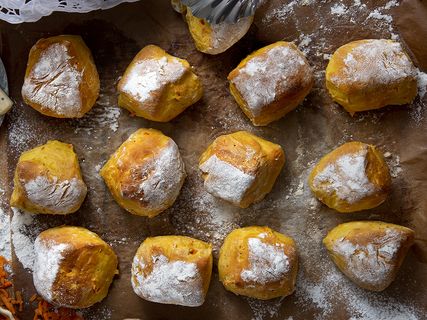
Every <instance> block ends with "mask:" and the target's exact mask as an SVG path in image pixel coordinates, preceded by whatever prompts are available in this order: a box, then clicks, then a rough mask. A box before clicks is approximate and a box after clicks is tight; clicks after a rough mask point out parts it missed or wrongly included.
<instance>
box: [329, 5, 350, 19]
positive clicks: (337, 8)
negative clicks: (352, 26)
mask: <svg viewBox="0 0 427 320" xmlns="http://www.w3.org/2000/svg"><path fill="white" fill-rule="evenodd" d="M346 12H347V7H346V6H345V5H344V4H342V3H336V4H334V5H333V6H332V7H331V13H332V14H335V15H338V16H342V15H343V14H345V13H346Z"/></svg>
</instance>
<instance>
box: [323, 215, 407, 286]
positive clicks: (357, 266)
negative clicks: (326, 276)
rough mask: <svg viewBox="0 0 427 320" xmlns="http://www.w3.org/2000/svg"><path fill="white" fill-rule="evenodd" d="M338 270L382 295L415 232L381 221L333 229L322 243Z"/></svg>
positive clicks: (355, 222)
mask: <svg viewBox="0 0 427 320" xmlns="http://www.w3.org/2000/svg"><path fill="white" fill-rule="evenodd" d="M323 243H324V245H325V246H326V248H327V249H328V251H329V254H330V256H331V258H332V260H333V261H334V262H335V264H336V265H337V267H338V268H339V269H340V270H341V271H342V272H343V273H344V274H345V275H346V276H347V277H349V278H350V280H351V281H353V282H354V283H356V284H357V285H358V286H360V287H362V288H364V289H367V290H372V291H382V290H384V289H385V288H387V287H388V286H389V285H390V284H391V283H392V282H393V280H394V279H395V278H396V274H397V272H398V270H399V268H400V266H401V264H402V262H403V260H404V259H405V256H406V253H407V252H408V250H409V247H410V246H411V245H412V244H413V243H414V231H412V230H411V229H409V228H405V227H402V226H399V225H395V224H391V223H385V222H381V221H354V222H348V223H343V224H340V225H338V226H337V227H335V228H334V229H332V230H331V231H330V232H329V233H328V235H327V236H326V237H325V238H324V239H323Z"/></svg>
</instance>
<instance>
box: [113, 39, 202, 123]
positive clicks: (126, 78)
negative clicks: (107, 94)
mask: <svg viewBox="0 0 427 320" xmlns="http://www.w3.org/2000/svg"><path fill="white" fill-rule="evenodd" d="M117 88H118V91H119V101H118V103H119V106H121V107H122V108H125V109H127V110H129V111H130V112H131V113H132V114H135V115H137V116H139V117H143V118H146V119H148V120H152V121H159V122H167V121H170V120H172V119H173V118H175V117H176V116H177V115H179V114H180V113H181V112H183V111H184V110H185V109H186V108H187V107H189V106H190V105H192V104H194V103H196V102H197V101H198V100H199V99H200V98H201V97H202V93H203V88H202V84H201V82H200V80H199V78H198V77H197V75H196V74H194V72H193V71H192V69H191V67H190V65H189V63H188V62H187V61H186V60H184V59H179V58H177V57H174V56H171V55H170V54H167V53H166V52H165V51H164V50H163V49H161V48H159V47H157V46H154V45H148V46H146V47H144V48H143V49H142V50H141V51H140V52H139V53H138V54H137V55H136V56H135V58H134V59H133V60H132V62H131V63H130V65H129V66H128V67H127V69H126V71H125V73H124V75H123V77H122V78H121V79H120V81H119V84H118V87H117Z"/></svg>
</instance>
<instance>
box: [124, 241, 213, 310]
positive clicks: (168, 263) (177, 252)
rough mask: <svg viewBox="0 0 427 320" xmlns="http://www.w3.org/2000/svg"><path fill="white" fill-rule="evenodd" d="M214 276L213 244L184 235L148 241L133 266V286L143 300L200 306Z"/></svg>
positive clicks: (137, 254)
mask: <svg viewBox="0 0 427 320" xmlns="http://www.w3.org/2000/svg"><path fill="white" fill-rule="evenodd" d="M211 273H212V245H211V244H209V243H206V242H203V241H200V240H197V239H193V238H189V237H184V236H160V237H154V238H147V239H145V240H144V242H143V243H141V245H140V247H139V248H138V251H137V252H136V254H135V257H134V259H133V264H132V277H131V282H132V287H133V290H134V291H135V293H136V294H137V295H138V296H140V297H141V298H143V299H145V300H148V301H152V302H158V303H166V304H176V305H182V306H187V307H197V306H200V305H202V304H203V302H204V301H205V296H206V293H207V291H208V288H209V282H210V279H211Z"/></svg>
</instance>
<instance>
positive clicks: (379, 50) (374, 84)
mask: <svg viewBox="0 0 427 320" xmlns="http://www.w3.org/2000/svg"><path fill="white" fill-rule="evenodd" d="M326 87H327V88H328V90H329V93H330V95H331V96H332V99H334V100H335V101H336V102H338V103H339V104H340V105H342V106H343V107H344V109H346V110H347V111H348V112H350V113H351V114H354V113H355V112H359V111H365V110H372V109H378V108H382V107H384V106H387V105H401V104H406V103H410V102H412V100H414V98H415V96H416V95H417V78H416V69H415V67H414V65H413V64H412V62H411V60H410V59H409V57H408V55H407V54H406V53H405V52H404V51H403V49H402V47H401V45H400V44H399V43H397V42H394V41H392V40H384V39H379V40H372V39H371V40H359V41H353V42H350V43H347V44H346V45H344V46H342V47H340V48H338V50H337V51H335V53H334V54H333V55H332V57H331V60H330V61H329V64H328V67H327V68H326Z"/></svg>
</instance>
